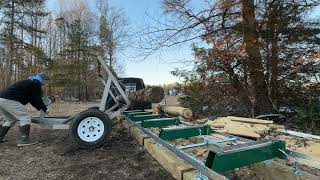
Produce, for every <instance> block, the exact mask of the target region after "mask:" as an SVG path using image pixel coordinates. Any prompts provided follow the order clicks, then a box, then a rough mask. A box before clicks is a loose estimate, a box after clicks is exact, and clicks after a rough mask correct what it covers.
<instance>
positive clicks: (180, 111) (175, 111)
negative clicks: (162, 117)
mask: <svg viewBox="0 0 320 180" xmlns="http://www.w3.org/2000/svg"><path fill="white" fill-rule="evenodd" d="M161 110H162V111H163V112H165V113H168V114H171V115H178V116H181V117H183V118H186V119H190V118H191V117H192V111H191V109H189V108H184V107H180V106H161Z"/></svg>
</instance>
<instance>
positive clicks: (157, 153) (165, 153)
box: [144, 138, 194, 180]
mask: <svg viewBox="0 0 320 180" xmlns="http://www.w3.org/2000/svg"><path fill="white" fill-rule="evenodd" d="M144 147H145V149H146V150H147V151H148V152H149V154H150V155H151V156H152V157H154V158H155V159H156V160H157V161H158V162H159V163H160V164H161V165H162V166H163V167H164V168H165V169H166V170H167V171H168V172H169V173H170V174H171V175H172V176H173V177H174V178H175V179H179V180H181V179H182V177H183V173H184V172H188V171H192V170H194V168H193V167H192V166H191V165H190V164H189V163H188V162H186V161H185V160H183V159H181V158H179V157H178V156H176V155H175V154H174V153H172V152H171V151H169V150H168V149H166V148H165V147H163V146H159V145H158V144H157V143H156V141H155V140H153V139H151V138H149V139H145V141H144Z"/></svg>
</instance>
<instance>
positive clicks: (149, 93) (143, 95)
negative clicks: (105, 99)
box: [118, 86, 164, 103]
mask: <svg viewBox="0 0 320 180" xmlns="http://www.w3.org/2000/svg"><path fill="white" fill-rule="evenodd" d="M128 98H129V99H130V100H131V101H132V102H136V103H159V102H160V101H161V100H162V99H163V98H164V91H163V88H162V87H159V86H156V87H149V88H145V89H141V90H139V91H135V92H131V93H129V94H128ZM118 100H119V101H121V102H123V101H124V99H123V97H119V98H118Z"/></svg>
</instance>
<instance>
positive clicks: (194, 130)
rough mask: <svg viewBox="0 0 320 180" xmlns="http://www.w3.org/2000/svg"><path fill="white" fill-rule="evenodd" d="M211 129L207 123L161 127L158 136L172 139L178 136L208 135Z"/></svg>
mask: <svg viewBox="0 0 320 180" xmlns="http://www.w3.org/2000/svg"><path fill="white" fill-rule="evenodd" d="M212 133H213V131H212V129H211V128H210V126H209V125H204V126H194V127H183V128H163V129H161V131H160V134H159V137H160V138H161V139H163V140H168V141H169V140H174V139H179V138H188V137H193V136H199V135H209V134H212Z"/></svg>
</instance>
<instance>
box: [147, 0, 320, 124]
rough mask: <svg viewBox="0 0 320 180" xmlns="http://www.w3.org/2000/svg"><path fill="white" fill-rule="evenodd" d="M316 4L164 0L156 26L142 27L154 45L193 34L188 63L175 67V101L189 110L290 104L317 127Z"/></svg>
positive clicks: (319, 43)
mask: <svg viewBox="0 0 320 180" xmlns="http://www.w3.org/2000/svg"><path fill="white" fill-rule="evenodd" d="M319 6H320V2H319V1H315V0H310V1H304V0H294V1H293V0H288V1H281V0H268V1H266V0H213V1H199V2H197V3H195V2H194V1H188V0H187V1H185V0H163V1H162V7H163V10H164V12H165V14H166V15H167V17H166V21H165V22H163V21H161V19H159V20H158V22H159V26H161V27H162V29H161V30H159V29H160V28H159V27H158V28H148V29H147V30H146V31H147V32H144V33H145V34H148V35H149V36H148V38H146V39H145V42H149V43H145V44H148V45H149V46H148V47H147V48H149V49H152V50H155V49H159V47H171V46H174V45H178V44H181V43H185V42H190V41H193V42H196V43H194V45H193V47H192V48H193V52H194V55H195V57H196V61H195V62H194V69H193V70H192V71H186V70H181V69H177V70H176V71H174V72H173V74H174V75H176V76H179V77H183V78H184V80H185V82H186V84H184V85H183V86H181V88H182V89H183V90H184V91H185V94H186V96H184V97H182V98H181V103H182V104H183V105H184V106H187V107H191V108H192V109H193V110H194V111H195V114H198V115H203V116H215V117H217V116H224V115H230V114H233V115H242V116H251V117H252V116H257V115H259V114H267V113H281V112H290V109H291V111H296V112H298V113H299V112H301V113H300V115H301V116H300V120H302V119H303V122H307V126H308V128H311V129H314V127H320V126H319V125H317V124H319V122H320V115H319V114H320V113H319V111H320V110H319V108H320V107H317V105H316V104H317V103H316V102H317V101H319V95H320V86H319V84H320V81H319V80H320V62H319V61H320V59H319V58H320V57H319V56H320V20H319V18H315V17H316V16H315V11H314V10H315V7H318V8H319ZM154 29H156V30H154ZM150 37H151V38H150ZM194 40H196V41H194ZM318 103H319V105H318V106H320V102H318ZM317 108H318V110H317ZM288 109H289V110H288ZM293 109H294V110H293Z"/></svg>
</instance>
